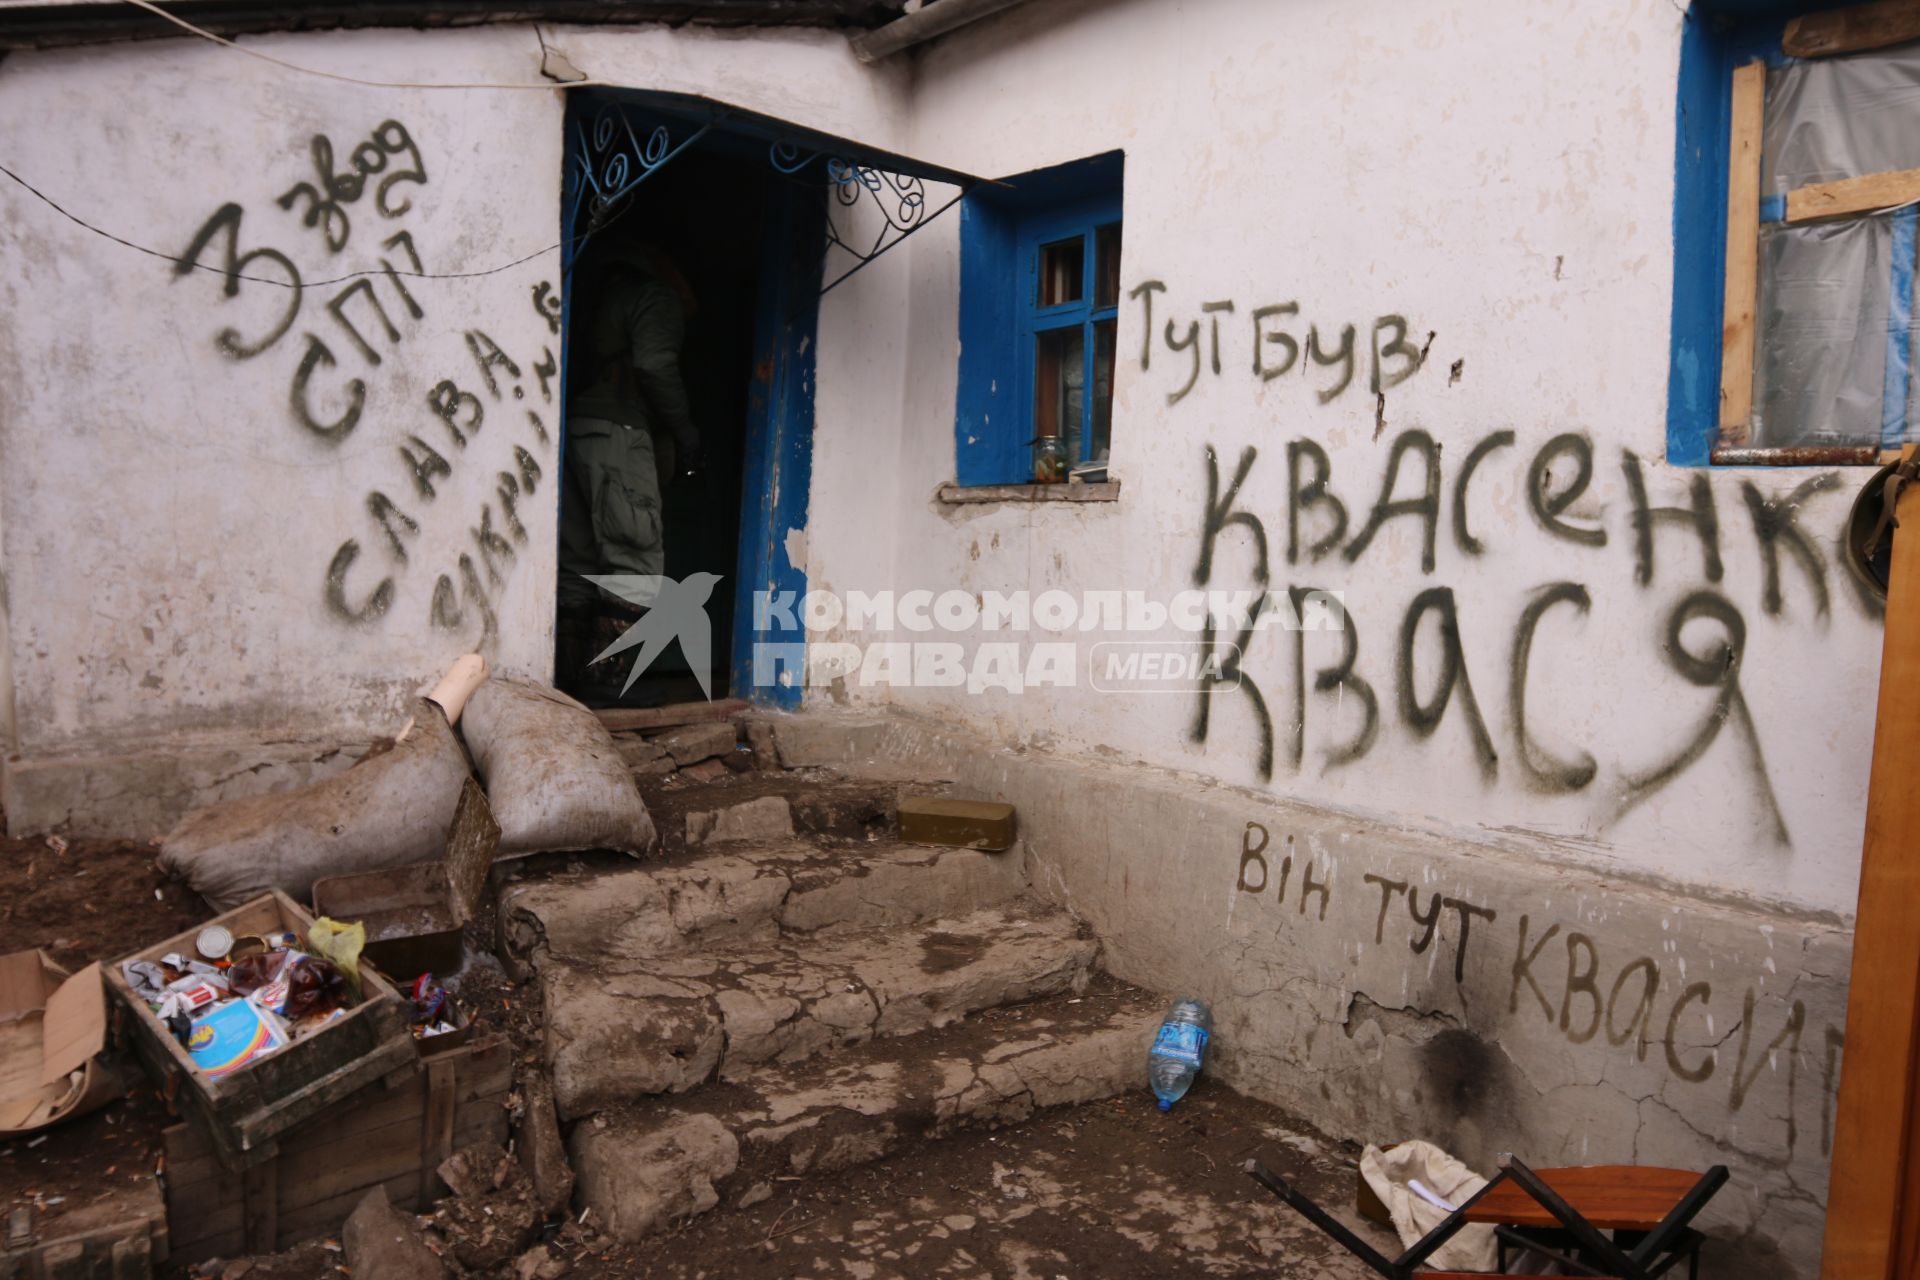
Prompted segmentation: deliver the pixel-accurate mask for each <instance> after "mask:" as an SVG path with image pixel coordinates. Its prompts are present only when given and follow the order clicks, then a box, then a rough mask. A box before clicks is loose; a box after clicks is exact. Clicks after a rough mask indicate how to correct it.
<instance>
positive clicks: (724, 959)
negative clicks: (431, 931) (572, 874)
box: [540, 900, 1099, 1119]
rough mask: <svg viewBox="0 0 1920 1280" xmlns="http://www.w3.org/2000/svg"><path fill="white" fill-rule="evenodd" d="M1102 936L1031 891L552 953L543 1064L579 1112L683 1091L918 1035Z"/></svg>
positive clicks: (1040, 977) (996, 1000)
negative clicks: (745, 936)
mask: <svg viewBox="0 0 1920 1280" xmlns="http://www.w3.org/2000/svg"><path fill="white" fill-rule="evenodd" d="M1098 949H1099V944H1098V942H1097V941H1096V940H1095V939H1094V938H1093V936H1092V933H1091V931H1090V930H1088V929H1087V928H1086V927H1085V926H1084V925H1082V924H1081V923H1080V922H1079V921H1077V920H1075V919H1073V917H1071V916H1069V915H1067V914H1066V913H1065V912H1063V911H1060V910H1059V909H1058V908H1054V907H1049V906H1046V905H1043V904H1041V903H1038V902H1034V901H1032V900H1021V901H1019V902H1014V903H1009V904H1005V905H1002V906H997V907H988V908H984V909H982V910H979V911H974V912H971V913H969V914H967V915H964V916H957V917H950V918H943V919H940V920H935V921H931V922H927V923H922V924H918V925H913V926H910V927H905V928H902V927H882V928H878V929H868V930H858V931H845V932H840V931H834V932H825V933H815V934H810V935H800V936H796V937H783V938H779V939H775V940H772V941H752V942H748V943H745V944H741V945H736V946H734V947H731V948H723V949H717V950H711V951H705V952H702V953H701V954H698V955H690V954H689V955H673V956H659V957H653V958H649V959H646V960H642V961H631V960H629V961H625V962H619V963H612V964H607V963H600V964H576V963H571V962H568V961H564V960H560V959H555V958H549V959H548V960H547V961H546V962H545V963H544V964H543V965H542V966H541V969H540V979H541V985H542V992H543V995H544V997H545V1000H546V1024H547V1025H546V1050H547V1063H548V1066H549V1067H550V1068H551V1070H552V1073H553V1086H554V1097H555V1099H556V1100H557V1101H558V1103H559V1106H560V1112H561V1114H562V1115H563V1116H565V1117H567V1118H570V1119H571V1118H576V1117H579V1116H582V1115H586V1114H588V1113H590V1112H593V1111H599V1110H603V1109H605V1108H607V1107H611V1106H616V1105H618V1104H620V1103H623V1102H631V1101H634V1100H636V1099H639V1098H644V1097H647V1096H649V1095H652V1094H658V1093H684V1092H686V1091H687V1090H689V1089H692V1088H694V1087H695V1086H697V1085H699V1084H701V1083H702V1082H703V1081H706V1080H707V1079H709V1078H711V1077H713V1076H715V1075H719V1076H720V1077H722V1078H725V1079H731V1078H734V1077H736V1076H738V1075H739V1074H740V1073H741V1072H742V1071H744V1070H745V1069H747V1068H749V1067H751V1066H753V1065H754V1064H756V1063H762V1062H770V1061H775V1060H778V1061H782V1062H793V1061H798V1060H800V1059H804V1058H809V1057H812V1056H814V1055H815V1054H818V1053H821V1052H823V1051H825V1050H829V1049H837V1048H841V1047H843V1046H846V1045H853V1044H860V1043H862V1042H864V1041H867V1040H871V1039H873V1038H875V1037H877V1036H900V1035H911V1034H913V1033H914V1032H917V1031H925V1030H927V1029H929V1028H932V1027H940V1026H944V1025H946V1024H947V1023H950V1022H953V1021H956V1020H958V1019H960V1018H962V1017H965V1016H966V1015H967V1014H969V1013H973V1012H975V1011H977V1010H981V1009H991V1008H995V1007H998V1006H1000V1005H1008V1004H1017V1003H1019V1002H1021V1001H1025V1000H1034V999H1038V998H1040V997H1043V996H1051V995H1057V994H1059V993H1061V992H1064V991H1071V990H1077V989H1079V988H1081V987H1083V986H1085V985H1086V982H1087V979H1088V975H1089V974H1090V972H1091V970H1092V967H1093V961H1094V957H1095V954H1096V953H1097V951H1098Z"/></svg>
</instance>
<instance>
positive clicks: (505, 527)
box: [174, 120, 560, 648]
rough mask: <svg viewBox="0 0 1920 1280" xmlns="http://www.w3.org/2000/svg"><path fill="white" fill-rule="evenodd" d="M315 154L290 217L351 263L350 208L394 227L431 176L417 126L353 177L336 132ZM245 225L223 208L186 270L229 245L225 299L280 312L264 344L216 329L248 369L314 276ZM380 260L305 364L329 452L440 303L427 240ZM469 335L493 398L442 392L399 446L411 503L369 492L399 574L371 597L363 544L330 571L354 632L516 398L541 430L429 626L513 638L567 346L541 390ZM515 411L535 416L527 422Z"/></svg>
mask: <svg viewBox="0 0 1920 1280" xmlns="http://www.w3.org/2000/svg"><path fill="white" fill-rule="evenodd" d="M308 150H309V156H310V159H311V162H312V165H313V171H314V172H313V178H312V180H311V181H303V182H299V183H296V184H295V185H294V186H293V187H291V188H289V189H288V190H287V191H286V192H285V193H284V194H283V195H281V196H280V197H279V199H278V200H277V201H276V202H275V203H276V204H277V205H278V207H279V208H280V209H282V210H284V211H287V212H288V213H298V214H299V224H300V225H301V226H304V227H307V228H313V229H316V230H318V231H319V232H320V235H321V238H322V239H323V241H324V242H325V245H326V247H327V250H328V251H329V252H330V253H334V254H338V253H339V252H341V251H342V250H343V249H345V248H346V247H347V245H348V244H349V242H350V241H351V238H352V235H353V230H354V226H353V215H352V213H351V212H350V206H355V205H357V204H358V203H359V202H361V201H362V200H366V203H367V206H368V207H369V208H370V209H371V211H372V212H373V213H375V214H377V215H378V216H379V217H380V218H382V219H386V220H388V221H392V220H396V219H400V218H403V217H405V216H406V215H407V214H408V213H410V212H411V211H412V210H413V207H414V206H413V200H412V197H411V195H410V194H409V193H408V191H407V188H408V187H410V186H418V185H424V184H425V183H426V182H427V166H426V162H425V159H424V158H423V156H422V154H421V151H420V147H419V145H418V143H417V142H416V141H415V140H414V138H413V136H412V134H411V133H410V132H409V131H408V129H407V128H406V126H405V125H403V124H401V123H400V122H399V121H396V120H386V121H383V122H382V123H381V124H379V125H378V126H377V127H375V128H374V130H373V131H372V133H371V134H370V135H369V136H368V137H367V139H366V140H365V141H363V142H361V143H360V144H359V145H358V146H356V147H355V148H354V149H353V150H352V152H350V153H349V155H348V156H347V164H346V168H345V170H344V171H341V170H340V169H339V168H338V166H337V164H336V158H335V150H334V146H333V143H332V141H331V140H330V139H329V138H328V137H327V136H326V135H324V134H321V135H316V136H315V137H314V138H313V139H312V140H311V142H310V144H309V148H308ZM369 197H370V198H369ZM244 221H245V211H244V210H243V208H242V206H240V205H239V204H237V203H229V204H226V205H223V206H222V207H221V208H220V209H219V210H218V211H216V212H215V213H214V214H213V216H212V217H210V218H208V219H207V221H206V222H205V223H204V224H203V225H202V226H201V228H200V229H199V231H198V232H196V233H195V235H194V237H193V239H192V240H191V242H190V243H189V245H188V247H187V249H186V251H185V252H184V253H183V254H182V255H181V256H180V257H179V258H178V259H177V260H176V262H175V267H174V275H175V277H176V278H179V277H182V276H187V275H190V274H192V273H193V272H194V270H195V267H196V265H197V264H199V265H204V263H203V258H204V255H206V254H207V252H208V251H209V250H210V249H217V250H218V253H219V257H218V258H217V259H216V262H217V264H218V270H219V273H220V275H221V278H222V282H223V283H222V294H223V297H224V298H226V299H233V298H236V297H239V296H240V295H241V293H242V290H243V286H246V290H247V292H248V295H249V296H250V297H255V296H257V297H261V298H263V299H266V300H268V301H270V302H272V303H273V304H274V305H273V306H272V307H271V308H269V310H268V312H267V315H268V318H269V319H268V323H267V324H266V325H265V326H264V327H262V328H261V330H260V332H259V333H258V334H257V335H254V336H248V335H246V334H243V333H242V332H240V330H239V328H238V327H237V326H228V327H226V328H224V329H222V330H221V331H220V332H219V333H217V334H216V335H215V337H214V344H215V346H216V348H218V349H219V350H220V351H221V352H222V353H223V354H225V355H227V356H229V357H231V358H233V359H236V360H251V359H253V358H254V357H256V356H259V355H261V354H262V353H264V352H266V351H269V350H271V349H272V348H274V347H275V346H276V345H277V344H279V343H280V341H281V340H282V339H283V338H285V337H286V336H287V335H288V334H289V333H290V332H292V331H293V329H294V326H295V324H296V322H297V321H298V320H299V318H300V316H301V314H302V309H303V306H304V305H305V302H306V295H307V293H308V287H307V285H306V284H305V283H304V282H303V280H302V276H301V272H300V270H299V268H298V267H297V266H295V265H294V262H293V260H292V258H291V257H289V256H288V255H287V254H285V253H283V252H281V251H280V250H279V249H277V248H271V247H265V246H259V247H244V246H246V245H247V243H248V241H247V240H246V239H245V238H244V237H243V234H242V227H243V223H244ZM379 250H380V253H379V257H378V259H377V269H378V274H377V275H374V276H367V275H360V276H357V277H356V278H354V279H352V280H350V281H348V282H346V283H345V284H344V285H343V286H342V287H340V288H338V289H337V290H336V291H335V292H333V294H332V295H331V296H330V297H329V298H328V299H327V300H326V301H325V302H324V303H323V304H321V305H320V307H318V308H316V309H314V310H313V311H312V312H311V315H312V317H313V323H314V328H313V329H310V330H307V331H304V332H303V333H302V334H301V339H302V341H303V346H302V347H301V350H300V354H299V357H298V359H297V361H295V362H294V363H293V364H292V366H291V368H292V374H291V378H290V382H289V388H288V399H287V403H288V410H289V414H290V416H291V417H292V419H293V421H294V422H295V423H296V424H297V425H298V426H299V427H300V428H301V429H302V430H303V431H304V432H306V433H308V434H309V435H311V436H312V437H313V438H315V439H317V440H320V441H322V442H325V443H327V444H329V445H336V446H337V445H339V444H340V443H342V442H343V441H344V440H346V438H347V437H348V436H349V435H350V434H352V433H353V432H354V431H355V430H356V429H357V428H359V427H360V425H361V424H362V423H363V421H365V420H367V419H368V417H369V413H368V403H367V401H368V390H367V382H366V379H365V378H364V377H363V376H361V375H362V374H364V373H365V372H366V371H368V370H372V369H376V368H379V367H380V366H381V365H382V364H383V363H384V362H385V361H386V360H387V359H389V358H391V357H392V356H394V355H395V353H396V352H397V351H398V350H399V348H400V344H401V343H402V342H403V341H405V340H407V339H408V338H409V337H412V336H415V335H417V334H418V332H419V329H420V324H421V322H422V321H424V320H425V319H426V315H427V312H426V308H425V307H424V306H423V305H422V303H421V302H420V300H419V298H418V297H417V296H416V294H415V293H414V291H413V290H412V289H410V288H409V287H408V285H407V283H406V281H407V279H409V278H417V277H419V276H420V275H423V274H424V273H425V272H426V266H425V263H424V262H423V261H422V257H421V252H420V248H419V245H418V243H417V241H416V239H415V236H414V233H413V231H412V230H411V229H408V228H405V227H402V228H399V229H398V230H396V231H394V232H393V234H391V235H388V236H385V237H384V238H383V239H381V240H380V242H379ZM276 286H278V292H279V293H281V294H284V302H281V301H280V299H279V298H278V297H276V296H275V291H276ZM532 302H533V307H534V310H535V312H536V313H537V314H538V316H539V317H540V320H541V321H542V322H543V323H545V324H547V326H548V327H549V330H550V331H552V332H557V331H558V327H559V315H560V298H559V294H558V291H557V290H555V289H554V287H553V285H552V284H551V283H550V282H545V281H543V282H540V283H538V284H536V285H535V286H534V287H533V291H532ZM322 334H325V335H326V336H325V337H323V336H322ZM461 336H462V340H463V343H464V346H465V349H466V352H467V356H468V358H469V359H470V360H471V361H472V362H473V364H474V366H475V367H474V372H473V374H471V375H462V377H465V378H467V380H468V382H469V384H470V385H471V386H474V387H477V388H479V391H483V392H484V393H485V396H486V400H483V399H482V398H481V395H480V394H479V392H477V391H475V390H469V389H466V388H464V387H463V386H461V385H460V382H459V381H457V380H456V379H455V378H451V377H448V378H441V379H440V380H438V381H437V382H436V383H434V385H433V387H432V389H431V390H430V391H428V392H427V394H426V395H425V397H424V403H423V404H421V405H419V406H418V407H416V408H415V409H414V410H413V411H412V413H413V414H414V415H416V416H421V417H426V418H430V419H432V420H433V421H435V422H437V423H438V426H437V427H430V426H428V425H427V424H426V423H425V422H424V421H423V422H421V423H420V424H419V425H417V426H415V427H412V428H410V429H403V434H402V436H401V439H400V442H399V443H398V444H396V446H395V452H396V454H397V455H398V457H399V460H400V464H401V465H400V468H399V472H398V476H397V479H398V480H399V481H400V485H401V488H400V489H397V490H396V492H399V493H400V495H401V496H400V497H399V498H395V497H394V496H392V495H391V494H390V493H389V492H387V491H386V490H384V489H376V490H373V491H371V492H369V493H368V494H367V495H366V499H365V503H364V507H365V511H366V515H367V519H368V522H369V534H368V536H369V537H371V538H372V539H373V540H374V544H375V545H376V546H377V547H379V548H382V549H383V550H384V553H385V557H386V559H387V560H388V562H389V569H388V571H387V572H386V573H385V574H383V575H381V576H379V577H378V579H377V580H376V581H374V582H373V585H371V586H370V587H361V588H359V589H356V588H355V586H354V580H355V574H356V570H360V571H362V572H364V563H363V560H362V555H363V548H362V540H361V538H358V537H349V538H347V539H345V540H344V541H343V542H341V544H340V545H339V547H338V548H337V549H336V550H335V551H334V553H333V555H332V557H331V559H330V560H329V562H328V564H327V567H326V572H325V578H324V586H323V590H322V596H323V599H324V601H325V603H326V607H327V609H328V611H329V612H330V613H331V614H332V615H333V616H334V617H335V618H337V619H339V620H340V621H342V622H345V623H349V624H354V625H367V624H371V623H374V622H376V621H377V620H378V619H380V618H382V617H384V616H385V615H386V614H387V613H388V612H389V611H390V610H391V609H392V608H393V607H394V603H395V600H396V597H397V594H398V591H399V577H398V576H399V575H400V574H401V573H403V572H404V571H405V570H406V569H407V567H408V565H409V563H410V561H411V560H412V558H413V557H412V555H411V549H412V547H413V546H414V544H416V543H417V542H418V540H419V538H420V536H421V533H422V528H423V526H422V523H421V516H420V513H421V508H422V506H424V505H428V504H432V503H433V502H434V501H435V500H436V499H437V498H438V497H439V496H440V488H439V486H440V485H442V484H445V483H447V482H449V481H452V480H453V479H454V478H455V477H456V473H457V471H458V470H459V469H460V468H458V467H457V464H458V463H459V462H460V460H461V459H463V458H465V457H467V456H468V454H469V451H470V446H473V445H474V444H475V442H476V440H477V437H478V435H479V432H480V430H481V427H482V424H483V423H484V422H485V420H486V417H487V409H488V405H489V403H491V404H492V405H493V406H494V407H495V408H496V409H498V408H499V407H501V406H503V405H505V403H506V400H507V397H508V396H509V395H511V398H512V400H513V401H515V402H518V403H519V407H520V409H521V411H523V412H524V423H523V429H524V430H525V431H526V432H527V433H528V434H527V436H526V437H525V438H524V439H522V440H513V441H509V440H507V439H503V440H502V443H501V445H500V446H496V448H499V449H502V450H508V452H502V453H500V455H499V458H500V461H499V462H497V463H494V464H491V465H492V466H493V467H494V468H496V469H495V470H494V471H493V475H494V484H493V492H492V496H491V497H490V498H487V499H484V500H483V501H482V502H481V503H480V505H479V506H478V508H477V510H476V511H475V513H474V514H473V515H472V516H471V517H470V518H469V520H468V521H467V522H466V527H465V541H466V543H467V544H468V546H467V548H466V549H465V550H463V551H462V552H460V553H459V554H458V556H457V558H456V560H455V562H454V563H453V564H452V565H449V566H447V571H446V572H442V573H440V574H438V575H437V576H436V577H435V579H434V583H433V591H432V598H431V601H430V602H429V604H428V606H427V608H428V615H429V618H430V620H431V622H432V623H433V625H435V626H437V627H442V628H447V629H455V630H459V629H466V628H470V627H477V628H478V631H479V638H480V645H481V647H483V648H484V647H486V646H487V645H488V644H489V643H490V642H491V641H492V640H493V639H494V638H495V636H496V635H497V633H498V613H497V608H496V602H497V600H498V598H499V593H500V591H501V589H502V588H503V587H504V586H505V584H506V581H507V578H508V575H509V574H510V572H511V570H512V567H513V563H514V560H515V558H516V555H517V550H516V549H517V548H518V547H519V546H521V545H523V544H525V543H526V541H527V540H528V534H527V530H526V526H525V522H524V520H523V519H522V516H521V512H522V510H523V508H524V507H525V505H526V502H527V500H528V499H529V498H530V497H531V496H532V495H533V494H534V492H535V489H536V487H537V485H538V484H539V482H540V479H541V476H542V471H543V466H542V463H541V461H540V459H539V457H537V456H536V452H535V451H536V450H537V451H540V452H541V453H545V452H547V451H549V449H550V446H551V443H552V436H551V433H550V432H549V431H548V429H547V425H546V423H545V421H544V420H543V418H542V410H541V409H540V408H539V407H536V405H539V406H551V405H552V403H553V400H554V393H555V383H556V382H557V380H558V376H559V361H558V359H557V358H556V357H555V355H554V353H553V351H552V349H551V348H548V349H544V350H543V351H542V352H541V357H540V359H539V360H538V361H535V362H533V363H532V365H531V366H530V371H531V374H532V375H533V382H532V386H531V387H529V385H527V382H526V378H525V375H524V374H523V371H522V365H521V363H520V362H519V361H516V360H515V359H514V358H513V357H512V356H510V355H509V354H508V353H507V352H506V351H505V350H504V349H502V348H501V346H500V345H499V343H497V342H495V341H494V340H493V338H492V337H490V336H489V335H488V334H487V333H486V332H485V331H483V330H481V329H478V328H474V329H468V330H465V331H464V332H463V333H462V335H461ZM329 339H331V342H329ZM343 361H344V363H343ZM530 392H531V395H530ZM382 416H383V417H384V418H388V419H391V418H392V417H393V415H391V414H388V415H382ZM513 417H514V420H515V421H517V422H518V421H521V417H520V414H519V413H515V414H514V415H513ZM495 434H497V433H495ZM530 446H531V447H530ZM474 465H479V466H481V467H487V466H488V465H489V464H469V466H468V469H471V467H472V466H474Z"/></svg>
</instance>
